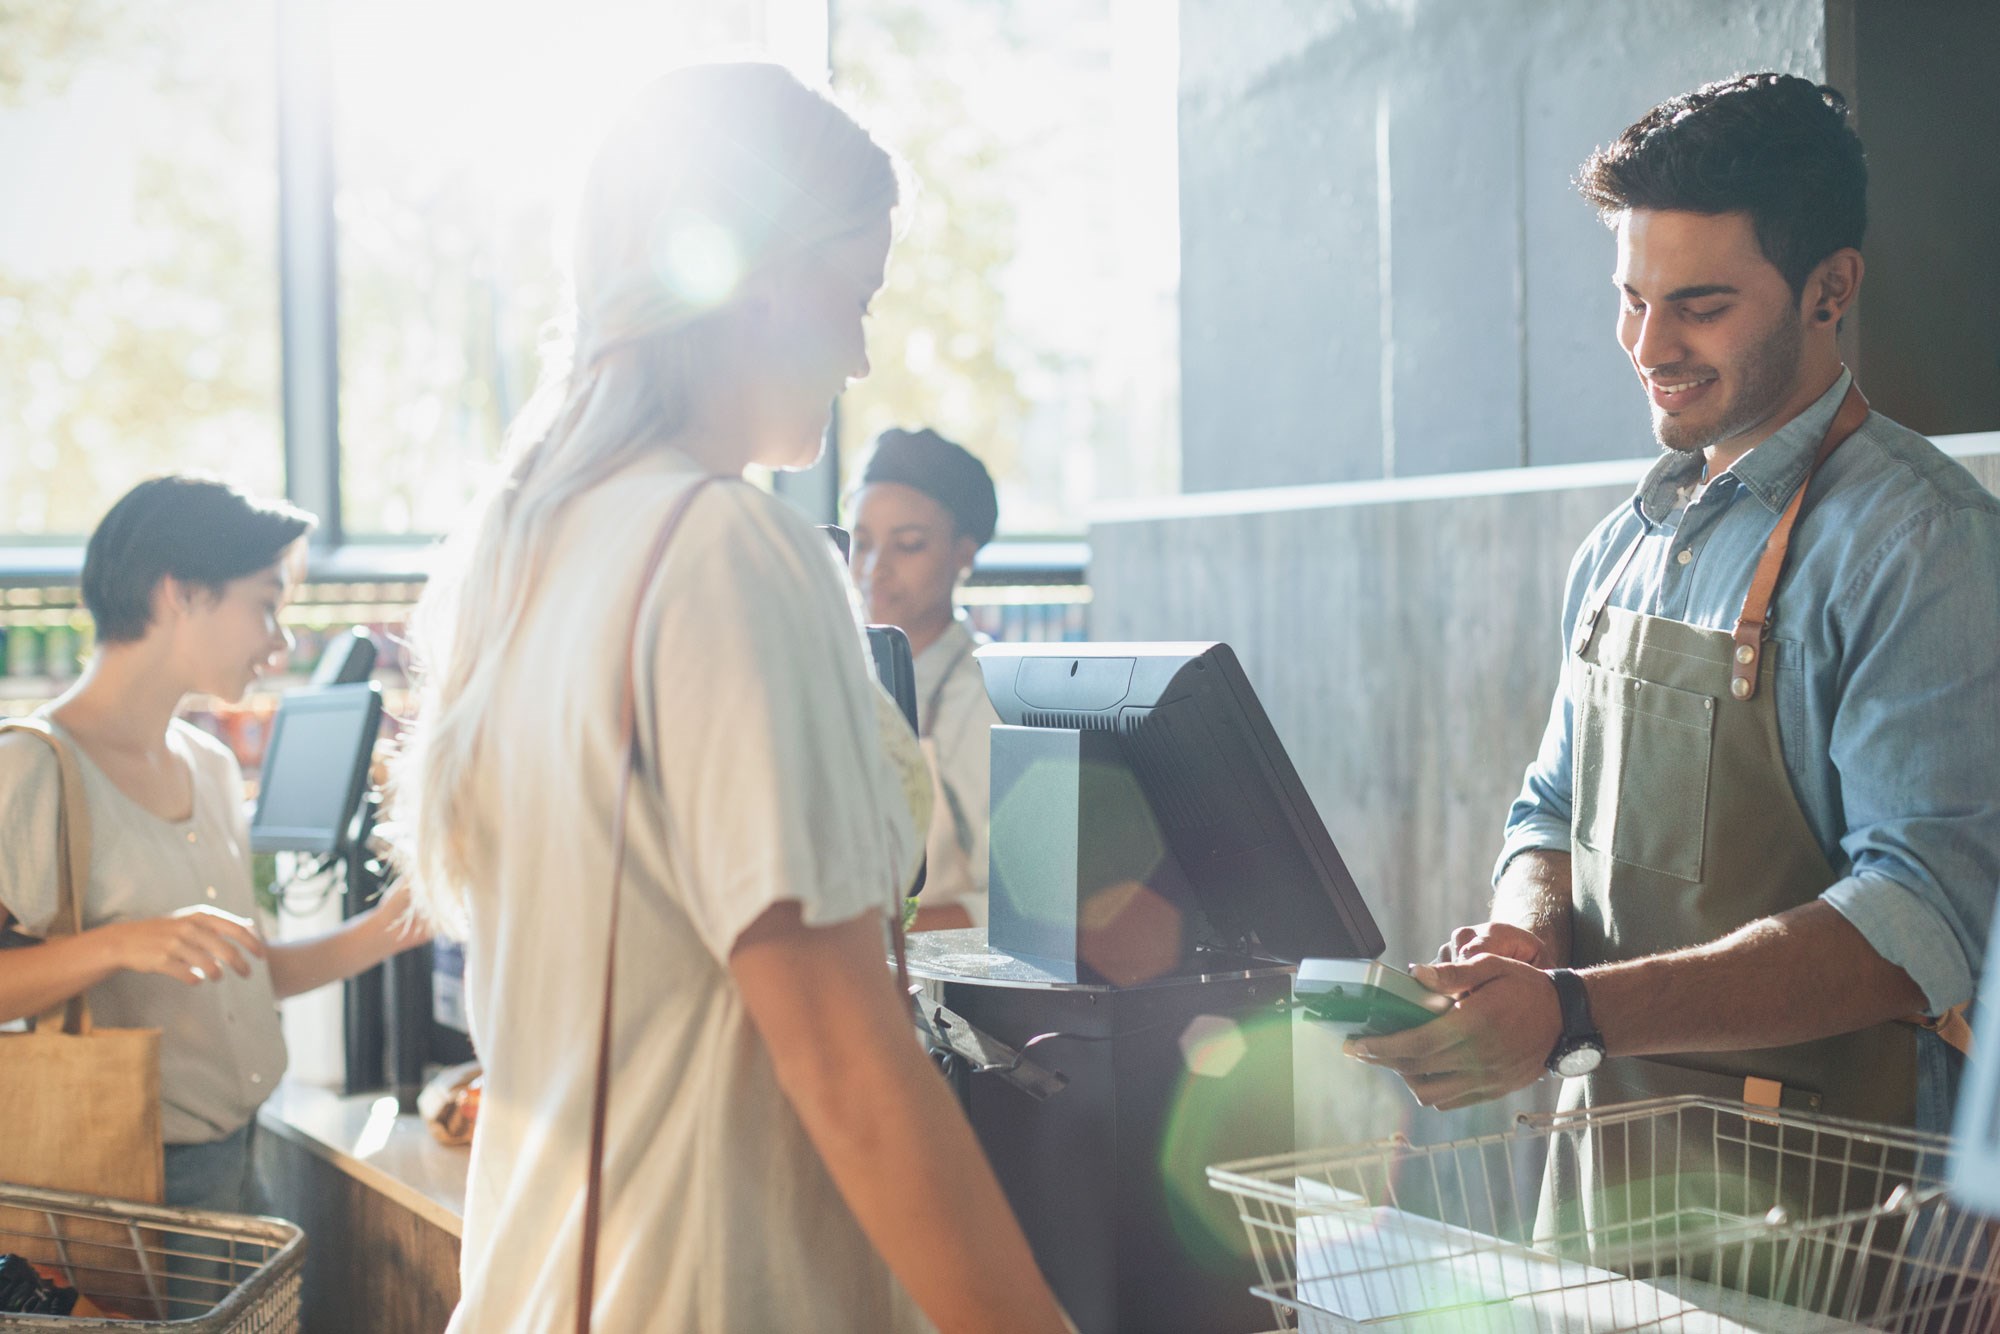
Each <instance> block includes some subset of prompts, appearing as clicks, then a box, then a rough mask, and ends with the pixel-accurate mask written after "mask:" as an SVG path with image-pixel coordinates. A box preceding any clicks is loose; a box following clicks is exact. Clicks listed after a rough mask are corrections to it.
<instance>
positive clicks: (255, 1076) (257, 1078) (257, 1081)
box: [250, 1074, 264, 1084]
mask: <svg viewBox="0 0 2000 1334" xmlns="http://www.w3.org/2000/svg"><path fill="white" fill-rule="evenodd" d="M250 1082H251V1083H253V1084H261V1083H263V1082H264V1076H262V1075H258V1074H253V1075H251V1076H250Z"/></svg>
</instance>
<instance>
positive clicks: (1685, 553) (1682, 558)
mask: <svg viewBox="0 0 2000 1334" xmlns="http://www.w3.org/2000/svg"><path fill="white" fill-rule="evenodd" d="M1674 559H1675V560H1677V561H1679V562H1680V563H1681V564H1683V565H1685V564H1687V563H1688V562H1689V561H1691V560H1693V559H1694V553H1693V552H1692V551H1689V550H1688V549H1687V548H1686V547H1682V548H1681V554H1680V555H1678V556H1676V557H1674Z"/></svg>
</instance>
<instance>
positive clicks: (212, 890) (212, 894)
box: [208, 885, 215, 898]
mask: <svg viewBox="0 0 2000 1334" xmlns="http://www.w3.org/2000/svg"><path fill="white" fill-rule="evenodd" d="M208 896H209V897H210V898H214V897H215V886H214V885H210V886H209V887H208Z"/></svg>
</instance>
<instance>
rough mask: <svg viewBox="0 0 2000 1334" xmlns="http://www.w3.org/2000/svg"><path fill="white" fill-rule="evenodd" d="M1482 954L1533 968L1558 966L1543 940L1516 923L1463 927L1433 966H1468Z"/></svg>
mask: <svg viewBox="0 0 2000 1334" xmlns="http://www.w3.org/2000/svg"><path fill="white" fill-rule="evenodd" d="M1482 954H1493V955H1498V956H1499V957H1500V958H1503V959H1519V960H1520V961H1521V962H1522V963H1524V964H1527V965H1528V966H1529V967H1530V968H1553V967H1555V966H1556V965H1555V964H1554V962H1552V961H1551V960H1550V959H1548V958H1547V957H1546V956H1547V954H1548V951H1547V950H1546V949H1544V948H1543V947H1542V938H1541V937H1540V936H1538V935H1536V934H1535V933H1534V932H1532V931H1529V930H1527V929H1526V928H1525V927H1519V926H1515V925H1514V924H1513V923H1512V922H1481V923H1480V924H1479V925H1478V926H1461V927H1460V928H1458V930H1456V931H1454V932H1452V933H1451V939H1450V940H1447V941H1446V942H1445V943H1444V944H1443V945H1442V946H1440V947H1439V949H1438V952H1437V958H1436V959H1434V960H1432V962H1433V963H1439V964H1447V963H1466V962H1469V961H1470V960H1472V959H1476V958H1478V957H1479V956H1480V955H1482Z"/></svg>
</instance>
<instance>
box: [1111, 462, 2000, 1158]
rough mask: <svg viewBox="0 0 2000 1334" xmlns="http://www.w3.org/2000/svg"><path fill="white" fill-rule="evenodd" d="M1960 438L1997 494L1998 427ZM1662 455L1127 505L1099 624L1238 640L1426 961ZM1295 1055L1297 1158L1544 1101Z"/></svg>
mask: <svg viewBox="0 0 2000 1334" xmlns="http://www.w3.org/2000/svg"><path fill="white" fill-rule="evenodd" d="M1944 443H1946V444H1947V445H1948V447H1950V448H1952V449H1953V451H1954V452H1958V453H1960V454H1961V457H1962V458H1963V461H1964V462H1965V463H1966V465H1967V466H1968V467H1970V468H1972V470H1973V472H1974V473H1975V475H1977V476H1978V477H1979V478H1980V480H1981V481H1982V482H1983V483H1985V485H1986V486H1987V487H1988V488H1989V489H1993V490H1995V491H2000V434H1995V435H1987V436H1982V437H1976V438H1968V439H1964V440H1960V441H1956V442H1944ZM1645 466H1646V465H1645V463H1644V461H1637V462H1629V463H1599V464H1579V465H1571V466H1568V467H1559V468H1531V469H1520V468H1516V469H1512V470H1510V471H1508V472H1506V473H1500V474H1472V475H1460V476H1453V477H1437V478H1413V479H1404V480H1398V481H1383V482H1368V483H1351V484H1336V485H1324V486H1319V487H1312V488H1294V489H1290V490H1287V491H1283V492H1265V493H1261V494H1259V493H1235V494H1213V495H1199V496H1184V497H1179V498H1176V499H1173V500H1168V501H1161V502H1157V503H1154V504H1150V505H1145V506H1139V505H1133V506H1128V507H1126V508H1125V510H1124V517H1122V518H1113V519H1111V520H1110V521H1106V522H1100V523H1098V524H1096V525H1095V526H1093V528H1092V530H1091V534H1090V543H1091V563H1090V582H1091V587H1092V590H1093V593H1094V599H1095V600H1094V603H1093V605H1092V608H1091V620H1092V625H1091V630H1092V636H1093V638H1096V639H1101V640H1124V639H1140V640H1144V639H1166V640H1197V639H1200V640H1205V639H1220V640H1224V641H1226V642H1228V643H1229V644H1231V645H1232V646H1233V647H1234V648H1235V650H1236V653H1237V656H1238V657H1239V658H1240V659H1241V661H1242V663H1243V667H1244V670H1245V672H1246V673H1247V674H1248V675H1249V678H1250V681H1251V683H1252V685H1253V686H1254V687H1255V688H1256V690H1257V693H1258V697H1259V698H1260V699H1261V700H1262V702H1263V704H1264V707H1265V709H1266V711H1267V712H1268V713H1269V714H1270V717H1271V722H1272V724H1273V726H1274V727H1275V728H1276V730H1277V733H1278V735H1279V737H1280V738H1281V739H1282V740H1283V741H1284V744H1285V747H1286V749H1287V750H1288V751H1289V752H1290V754H1291V757H1292V760H1293V762H1294V764H1295V765H1296V766H1297V768H1298V771H1299V775H1300V777H1301V778H1302V779H1303V781H1304V783H1305V786H1306V789H1307V791H1308V792H1309V793H1310V794H1311V796H1312V799H1313V802H1314V804H1315V805H1316V806H1317V807H1318V808H1319V811H1320V813H1321V815H1322V817H1323V818H1324V819H1325V821H1326V824H1327V828H1328V830H1329V831H1330V832H1331V833H1332V834H1333V837H1334V840H1335V842H1336V843H1337V844H1338V845H1339V847H1340V850H1341V853H1342V855H1343V857H1344V858H1345V859H1346V861H1347V864H1348V866H1349V868H1350V869H1351V870H1352V871H1353V873H1354V877H1355V880H1356V881H1357V883H1359V885H1360V886H1361V888H1362V891H1363V893H1364V894H1365V895H1366V896H1367V898H1368V901H1369V903H1370V906H1371V908H1372V909H1373V911H1374V912H1375V913H1376V915H1377V917H1378V919H1379V920H1380V921H1381V924H1382V929H1383V934H1384V936H1385V937H1386V938H1387V940H1388V949H1387V951H1386V953H1385V954H1384V956H1383V957H1384V958H1386V959H1388V960H1389V961H1391V962H1394V963H1401V962H1403V961H1405V960H1423V959H1427V958H1429V957H1430V956H1431V954H1432V953H1433V952H1434V951H1435V950H1436V949H1437V947H1438V945H1439V943H1440V942H1441V941H1442V940H1443V939H1444V938H1445V936H1446V934H1447V933H1448V932H1449V931H1450V930H1451V928H1453V927H1455V926H1458V925H1461V924H1464V923H1467V922H1476V921H1479V920H1481V919H1482V918H1483V915H1484V912H1485V908H1486V904H1487V898H1488V875H1489V872H1490V870H1491V865H1492V859H1493V857H1494V855H1495V854H1496V853H1497V851H1498V850H1499V842H1500V830H1501V824H1502V822H1503V820H1504V819H1505V816H1506V812H1507V807H1508V805H1509V804H1510V803H1511V802H1512V800H1513V797H1514V794H1515V792H1516V791H1517V790H1518V788H1519V786H1520V781H1521V773H1522V770H1523V768H1524V767H1525V766H1526V764H1527V762H1528V761H1529V760H1530V759H1531V758H1532V757H1533V755H1534V752H1535V748H1536V746H1537V744H1538V743H1539V741H1540V739H1541V733H1542V728H1543V725H1544V722H1545V721H1546V718H1547V711H1548V704H1549V699H1550V695H1551V692H1552V691H1553V690H1554V688H1555V681H1556V673H1557V670H1558V663H1559V661H1560V654H1561V647H1560V645H1559V644H1558V642H1557V638H1558V636H1557V630H1556V627H1557V625H1558V623H1559V617H1560V612H1561V596H1562V581H1563V576H1564V573H1565V571H1566V570H1567V568H1568V563H1569V559H1570V556H1571V554H1572V553H1573V551H1574V549H1575V547H1576V545H1577V543H1578V542H1580V541H1581V540H1582V538H1583V536H1584V534H1585V533H1587V532H1588V531H1589V529H1590V527H1591V525H1592V524H1593V523H1595V522H1596V521H1597V520H1598V519H1599V518H1601V517H1602V516H1603V515H1604V514H1605V513H1606V512H1608V511H1609V510H1610V508H1611V507H1612V506H1613V505H1615V504H1617V503H1619V502H1620V501H1622V500H1623V499H1624V498H1625V497H1627V496H1629V495H1630V493H1631V488H1632V485H1633V483H1634V482H1635V481H1636V480H1637V478H1638V476H1639V475H1640V474H1641V472H1642V471H1643V470H1644V467H1645ZM1308 1041H1310V1040H1308ZM1298 1063H1299V1069H1298V1075H1297V1088H1298V1114H1299V1136H1300V1145H1301V1147H1314V1146H1324V1145H1330V1144H1339V1143H1352V1142H1355V1141H1357V1140H1365V1139H1369V1138H1374V1137H1379V1136H1381V1135H1385V1134H1388V1133H1391V1132H1393V1131H1396V1130H1403V1131H1405V1132H1406V1133H1409V1134H1411V1135H1412V1136H1413V1137H1414V1138H1418V1139H1422V1140H1428V1141H1435V1140H1439V1139H1448V1138H1454V1137H1456V1136H1458V1135H1462V1134H1470V1133H1475V1132H1483V1131H1485V1130H1489V1129H1497V1128H1500V1127H1501V1126H1504V1124H1505V1122H1506V1118H1507V1116H1509V1115H1511V1113H1512V1112H1513V1111H1515V1110H1519V1109H1521V1108H1524V1107H1526V1106H1528V1105H1529V1104H1530V1103H1532V1101H1533V1096H1532V1095H1531V1096H1529V1097H1524V1098H1519V1099H1515V1100H1513V1101H1511V1102H1509V1103H1507V1104H1504V1105H1500V1106H1490V1107H1487V1108H1485V1109H1480V1110H1474V1111H1469V1112H1466V1113H1455V1114H1452V1115H1448V1116H1440V1115H1435V1114H1431V1113H1420V1112H1419V1110H1418V1109H1417V1108H1416V1107H1415V1105H1414V1103H1412V1102H1411V1101H1409V1099H1408V1098H1407V1096H1406V1095H1404V1094H1403V1093H1402V1092H1401V1089H1400V1085H1397V1084H1395V1083H1393V1082H1390V1081H1389V1080H1388V1079H1387V1078H1386V1077H1384V1076H1381V1075H1380V1074H1379V1072H1376V1071H1371V1070H1368V1069H1366V1068H1364V1067H1361V1066H1359V1065H1356V1064H1355V1063H1354V1062H1351V1061H1346V1060H1344V1059H1342V1058H1340V1057H1339V1055H1338V1053H1337V1051H1336V1050H1335V1049H1334V1048H1333V1047H1332V1045H1331V1044H1329V1043H1325V1042H1321V1043H1320V1044H1319V1046H1317V1047H1313V1046H1310V1045H1307V1046H1303V1047H1302V1048H1301V1050H1300V1051H1299V1053H1298ZM1540 1092H1541V1093H1543V1094H1547V1093H1548V1092H1549V1090H1547V1089H1542V1090H1540Z"/></svg>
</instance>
